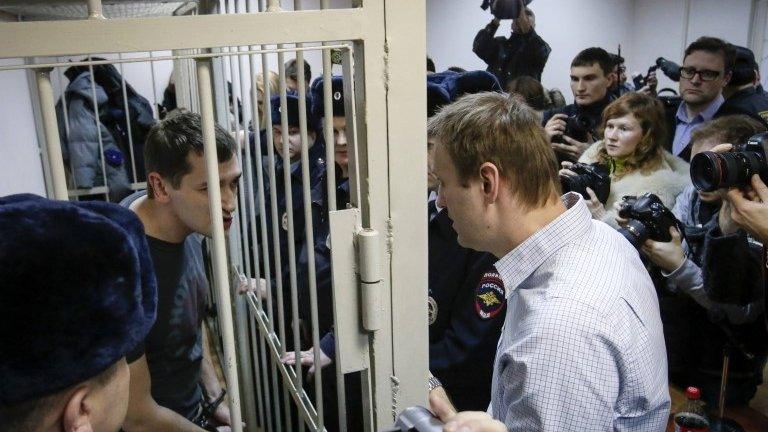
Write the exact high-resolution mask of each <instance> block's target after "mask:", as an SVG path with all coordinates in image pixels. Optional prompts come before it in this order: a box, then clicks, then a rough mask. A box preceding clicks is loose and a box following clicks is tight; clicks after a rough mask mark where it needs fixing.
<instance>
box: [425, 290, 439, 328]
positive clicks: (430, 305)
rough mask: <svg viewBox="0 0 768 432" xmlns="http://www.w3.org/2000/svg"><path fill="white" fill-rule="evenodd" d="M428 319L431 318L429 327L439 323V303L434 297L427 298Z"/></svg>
mask: <svg viewBox="0 0 768 432" xmlns="http://www.w3.org/2000/svg"><path fill="white" fill-rule="evenodd" d="M427 317H428V318H429V325H432V324H434V323H435V321H437V302H436V301H435V299H433V298H432V296H429V297H427Z"/></svg>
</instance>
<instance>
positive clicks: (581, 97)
mask: <svg viewBox="0 0 768 432" xmlns="http://www.w3.org/2000/svg"><path fill="white" fill-rule="evenodd" d="M613 69H614V60H613V59H612V58H611V55H610V54H608V52H607V51H605V50H604V49H602V48H596V47H593V48H587V49H585V50H583V51H581V52H580V53H579V54H578V55H576V57H575V58H574V59H573V61H572V62H571V91H572V92H573V98H574V103H572V104H570V105H566V106H565V107H563V108H560V109H556V110H550V111H547V112H545V113H544V116H543V119H542V124H543V125H544V132H546V134H547V138H549V142H550V143H551V144H552V148H553V149H554V150H555V153H556V154H557V157H558V160H561V161H562V160H568V161H576V160H578V159H579V157H581V155H582V154H583V153H584V151H585V150H586V149H587V148H588V147H589V146H590V144H591V143H592V142H593V140H594V139H596V138H597V136H598V133H597V126H598V125H599V124H600V119H601V116H602V114H603V109H604V108H605V107H606V106H608V104H609V103H611V101H612V100H613V97H612V96H611V94H610V92H609V89H610V88H611V85H613V83H614V81H615V78H614V74H613Z"/></svg>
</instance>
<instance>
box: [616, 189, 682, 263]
mask: <svg viewBox="0 0 768 432" xmlns="http://www.w3.org/2000/svg"><path fill="white" fill-rule="evenodd" d="M619 216H620V217H622V218H624V219H628V220H629V221H628V222H627V224H626V225H625V226H624V227H622V228H620V229H619V232H620V233H621V235H623V236H624V238H626V239H627V240H629V242H630V243H631V244H632V246H634V247H635V248H636V249H639V248H640V246H642V245H643V243H645V241H646V240H648V239H651V240H655V241H659V242H664V243H666V242H669V241H671V240H672V236H671V235H670V233H669V228H670V227H677V229H678V230H680V232H681V233H682V232H683V230H682V225H681V224H680V222H679V221H678V220H677V218H676V217H675V215H674V214H672V212H671V211H670V210H669V209H668V208H666V207H665V206H664V204H663V203H662V202H661V200H660V199H659V197H657V196H656V195H654V194H652V193H646V194H643V195H640V196H639V197H634V196H625V197H623V198H622V202H621V204H620V208H619Z"/></svg>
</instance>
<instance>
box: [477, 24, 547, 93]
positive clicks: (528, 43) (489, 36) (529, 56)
mask: <svg viewBox="0 0 768 432" xmlns="http://www.w3.org/2000/svg"><path fill="white" fill-rule="evenodd" d="M498 28H499V25H498V24H495V23H494V22H491V23H490V24H488V25H487V26H485V28H483V29H482V30H480V31H479V32H478V33H477V36H475V41H474V43H473V44H472V51H473V52H474V53H475V54H477V56H478V57H480V58H481V59H482V60H483V61H484V62H485V63H486V64H487V65H488V69H487V70H488V72H491V73H492V74H494V75H496V78H498V79H499V83H501V86H502V87H503V88H505V87H506V86H507V84H508V83H509V82H510V81H512V80H513V79H515V78H517V77H519V76H521V75H527V76H530V77H533V78H536V79H537V80H539V81H541V72H542V71H543V70H544V65H545V64H546V63H547V59H548V58H549V53H550V52H551V51H552V49H551V48H550V47H549V44H547V43H546V42H544V39H542V38H541V37H540V36H539V35H538V34H537V33H536V30H533V29H531V31H530V32H528V33H525V34H518V33H512V34H511V35H510V36H509V38H505V37H503V36H499V37H494V35H495V34H496V30H497V29H498Z"/></svg>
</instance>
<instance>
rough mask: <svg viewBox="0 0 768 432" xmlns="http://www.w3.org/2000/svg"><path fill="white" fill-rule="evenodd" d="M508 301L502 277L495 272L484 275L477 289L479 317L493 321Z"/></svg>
mask: <svg viewBox="0 0 768 432" xmlns="http://www.w3.org/2000/svg"><path fill="white" fill-rule="evenodd" d="M506 301H507V300H506V298H505V297H504V282H503V281H502V280H501V276H500V275H499V274H498V273H497V272H495V271H489V272H486V273H485V274H483V277H481V278H480V282H478V284H477V288H475V312H477V315H478V316H479V317H480V318H482V319H484V320H488V319H491V318H493V317H495V316H496V315H498V314H499V312H501V310H502V309H503V308H504V305H505V304H506Z"/></svg>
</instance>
